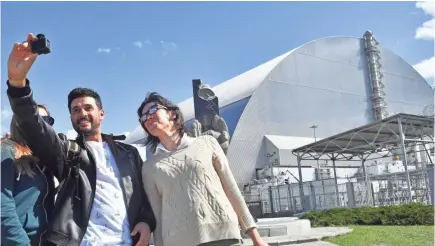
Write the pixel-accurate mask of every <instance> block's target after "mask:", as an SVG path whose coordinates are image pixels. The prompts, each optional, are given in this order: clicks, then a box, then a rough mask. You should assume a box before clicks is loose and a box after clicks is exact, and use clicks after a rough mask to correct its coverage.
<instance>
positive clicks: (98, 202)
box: [80, 141, 132, 246]
mask: <svg viewBox="0 0 435 246" xmlns="http://www.w3.org/2000/svg"><path fill="white" fill-rule="evenodd" d="M87 144H88V146H89V147H90V151H91V152H92V154H93V155H94V157H95V161H96V166H97V184H96V185H97V188H96V190H95V198H94V203H93V205H92V210H91V216H90V218H89V224H88V228H87V230H86V233H85V236H84V237H83V240H82V242H81V244H80V245H81V246H91V245H92V246H97V245H98V246H112V245H113V246H115V245H116V246H127V245H128V246H130V245H131V244H132V241H131V236H130V233H131V232H130V225H129V222H128V217H127V209H126V206H125V199H124V195H123V192H122V189H121V186H120V184H119V170H118V166H117V165H116V162H115V158H114V156H113V154H112V152H111V151H110V148H109V145H108V144H107V143H102V142H95V141H87Z"/></svg>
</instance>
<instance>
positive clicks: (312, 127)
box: [310, 124, 325, 207]
mask: <svg viewBox="0 0 435 246" xmlns="http://www.w3.org/2000/svg"><path fill="white" fill-rule="evenodd" d="M317 127H319V125H315V124H313V125H312V126H310V128H311V129H313V133H314V142H317V138H316V129H317ZM316 162H317V173H318V176H319V178H320V181H322V190H323V194H322V195H323V200H325V183H324V182H323V171H320V165H319V160H316ZM319 202H321V201H320V197H319ZM320 207H322V203H320Z"/></svg>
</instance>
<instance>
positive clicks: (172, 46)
mask: <svg viewBox="0 0 435 246" xmlns="http://www.w3.org/2000/svg"><path fill="white" fill-rule="evenodd" d="M160 45H161V46H162V50H163V53H162V54H163V55H164V56H165V55H167V54H168V53H169V52H172V51H175V50H177V44H176V43H174V42H165V41H160Z"/></svg>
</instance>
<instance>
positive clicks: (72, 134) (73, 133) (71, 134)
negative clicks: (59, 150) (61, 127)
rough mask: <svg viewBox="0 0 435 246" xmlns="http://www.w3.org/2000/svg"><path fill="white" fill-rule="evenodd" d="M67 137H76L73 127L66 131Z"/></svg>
mask: <svg viewBox="0 0 435 246" xmlns="http://www.w3.org/2000/svg"><path fill="white" fill-rule="evenodd" d="M66 136H67V137H68V139H71V140H74V139H76V137H77V132H76V131H75V130H74V129H70V130H68V131H67V132H66Z"/></svg>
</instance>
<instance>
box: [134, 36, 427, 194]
mask: <svg viewBox="0 0 435 246" xmlns="http://www.w3.org/2000/svg"><path fill="white" fill-rule="evenodd" d="M366 48H367V47H366V42H365V40H364V39H363V38H355V37H327V38H322V39H318V40H314V41H312V42H309V43H306V44H304V45H302V46H300V47H298V48H296V49H294V50H292V51H289V52H287V53H285V54H283V55H281V56H279V57H277V58H275V59H273V60H271V61H268V62H266V63H264V64H262V65H260V66H258V67H256V68H254V69H252V70H249V71H247V72H245V73H243V74H241V75H239V76H236V77H234V78H232V79H230V80H228V81H225V82H223V83H221V84H219V85H217V86H215V87H214V88H213V90H214V92H215V93H216V95H217V96H218V97H219V100H220V106H221V115H222V117H224V118H225V120H226V121H227V123H228V126H229V128H230V133H231V135H232V138H231V143H230V147H229V150H228V158H229V161H230V165H231V166H232V170H233V172H234V175H235V178H236V180H237V182H238V183H239V184H240V185H241V186H242V185H243V184H247V183H248V182H249V181H250V180H251V179H252V178H253V177H254V175H255V169H256V168H263V167H265V166H266V165H268V158H267V157H266V153H265V152H266V147H265V141H264V138H265V137H266V136H272V137H269V140H270V139H272V138H273V136H278V137H275V139H277V138H279V137H281V139H282V138H283V137H286V138H287V141H290V142H291V145H292V146H294V147H295V146H298V145H299V146H300V145H304V144H306V143H307V141H308V140H309V141H312V140H313V137H312V136H313V132H312V129H310V128H309V127H310V126H311V125H312V124H316V125H319V127H318V129H317V132H316V133H317V136H318V137H319V138H323V137H327V136H330V135H333V134H337V133H339V132H342V131H345V130H349V129H352V128H354V127H358V126H361V125H365V124H368V123H371V122H373V121H375V114H374V110H373V108H374V99H373V88H372V87H373V85H372V80H371V72H373V71H372V70H370V69H369V63H368V62H369V59H368V56H367V54H366V51H367V49H366ZM376 49H377V50H378V53H377V54H378V55H379V57H378V58H380V59H378V60H379V63H378V65H380V66H378V69H379V74H380V75H381V80H382V83H381V84H382V86H383V87H382V91H381V92H382V93H384V95H383V96H382V98H383V100H384V101H385V103H386V104H385V111H386V112H388V113H389V114H390V115H392V114H395V113H408V114H417V115H418V114H422V112H423V110H424V108H425V106H427V105H431V104H433V102H434V91H433V90H432V88H431V87H430V86H429V84H428V83H427V82H426V80H424V78H423V77H422V76H421V75H420V74H419V73H418V72H417V71H416V70H415V69H414V68H413V67H412V66H411V65H409V64H408V63H407V62H406V61H404V60H403V59H402V58H401V57H399V56H398V55H396V54H394V53H393V52H392V51H390V50H388V49H386V48H384V47H382V46H380V45H378V44H376ZM179 106H180V108H181V109H182V112H183V114H184V115H185V118H186V120H189V119H192V118H193V117H194V110H193V99H192V98H189V99H187V100H186V101H183V102H181V103H180V104H179ZM144 137H145V133H144V131H143V129H142V128H141V127H140V126H139V127H138V128H136V129H135V130H134V131H133V132H132V133H131V134H130V135H129V136H128V138H127V139H126V142H128V143H138V142H140V141H141V139H143V138H144ZM289 153H290V152H289ZM287 160H288V161H289V162H292V161H293V160H294V156H292V157H290V156H288V158H287ZM281 164H282V165H287V164H289V163H281ZM307 171H308V170H307ZM311 172H312V171H311Z"/></svg>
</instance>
